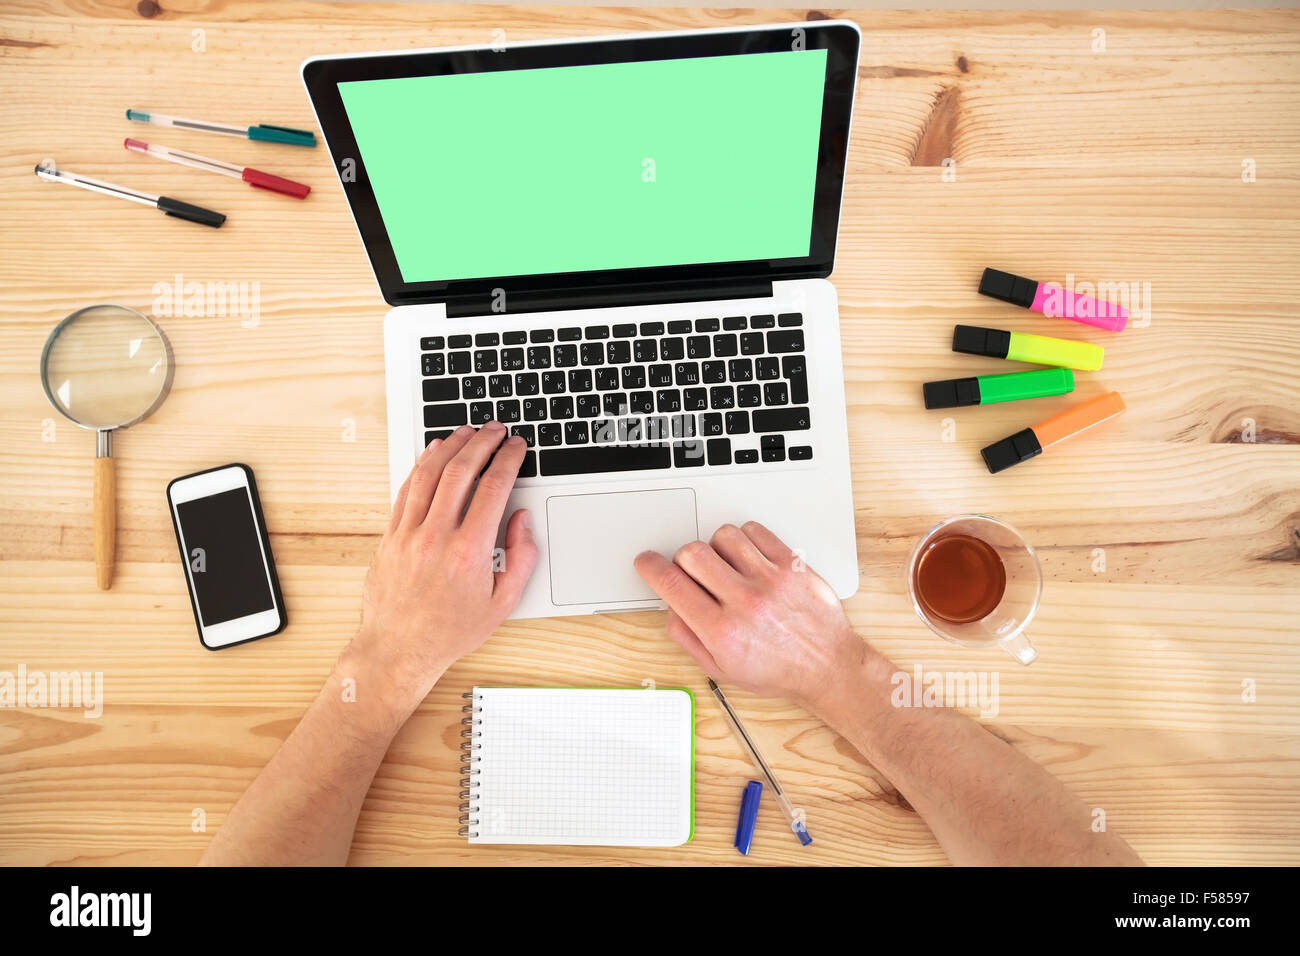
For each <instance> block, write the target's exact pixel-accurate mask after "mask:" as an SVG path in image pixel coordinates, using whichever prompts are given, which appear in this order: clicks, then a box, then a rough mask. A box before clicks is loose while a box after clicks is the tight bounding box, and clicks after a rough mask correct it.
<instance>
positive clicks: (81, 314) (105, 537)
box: [41, 305, 173, 590]
mask: <svg viewBox="0 0 1300 956" xmlns="http://www.w3.org/2000/svg"><path fill="white" fill-rule="evenodd" d="M172 371H173V363H172V350H171V345H170V344H169V343H168V342H167V337H166V336H165V335H163V332H162V329H160V328H158V326H156V325H154V323H153V322H151V321H150V320H149V319H147V318H145V317H144V316H143V315H141V314H140V313H139V312H136V311H135V310H133V309H128V308H126V307H125V306H121V305H92V306H89V307H87V308H84V309H80V310H78V311H76V312H73V313H72V314H71V315H70V316H68V317H67V318H66V319H64V320H63V321H62V322H60V323H59V324H58V325H56V326H55V327H54V331H53V332H51V333H50V337H49V338H48V339H46V341H45V349H44V350H43V351H42V352H41V385H42V386H43V387H44V389H45V397H46V398H48V399H49V400H50V404H51V405H53V406H54V407H55V408H56V409H58V411H59V412H60V414H62V415H63V416H64V417H65V418H67V419H68V420H69V421H70V422H72V423H73V424H74V425H80V426H81V427H82V428H89V429H93V430H94V432H95V485H94V509H95V581H96V583H97V584H98V585H99V587H100V588H101V589H102V590H108V588H110V587H112V584H113V554H114V548H115V544H116V536H117V479H116V474H115V472H114V470H113V457H112V442H111V438H112V433H113V432H114V431H116V430H117V429H119V428H126V427H127V426H128V425H134V424H135V423H136V422H138V421H140V420H141V419H142V418H144V417H145V416H147V415H149V414H150V413H151V412H152V411H153V410H154V409H155V408H157V407H158V406H159V405H161V404H162V401H163V399H164V398H166V397H167V392H168V391H169V390H170V389H171V385H172Z"/></svg>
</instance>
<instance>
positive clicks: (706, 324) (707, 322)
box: [695, 319, 718, 332]
mask: <svg viewBox="0 0 1300 956" xmlns="http://www.w3.org/2000/svg"><path fill="white" fill-rule="evenodd" d="M695 331H696V332H716V331H718V320H717V319H696V320H695Z"/></svg>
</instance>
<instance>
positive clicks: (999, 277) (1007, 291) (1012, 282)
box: [980, 269, 1038, 309]
mask: <svg viewBox="0 0 1300 956" xmlns="http://www.w3.org/2000/svg"><path fill="white" fill-rule="evenodd" d="M1037 292H1038V283H1037V282H1035V281H1034V280H1033V279H1026V278H1025V277H1024V276H1017V275H1012V274H1011V273H1010V272H999V271H998V270H997V269H985V270H984V275H982V276H980V295H987V296H988V297H989V298H992V299H1001V300H1002V301H1003V302H1010V303H1011V304H1012V305H1018V306H1020V307H1021V308H1022V309H1027V308H1029V307H1030V306H1031V305H1033V304H1034V296H1035V295H1036V294H1037Z"/></svg>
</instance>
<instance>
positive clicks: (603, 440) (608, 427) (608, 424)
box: [591, 418, 618, 445]
mask: <svg viewBox="0 0 1300 956" xmlns="http://www.w3.org/2000/svg"><path fill="white" fill-rule="evenodd" d="M617 438H618V425H617V423H616V422H615V421H614V419H612V418H597V419H596V420H595V421H593V422H592V423H591V440H592V441H594V442H596V444H598V445H606V444H609V443H610V442H612V441H614V440H615V439H617Z"/></svg>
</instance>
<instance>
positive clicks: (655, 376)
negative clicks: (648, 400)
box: [647, 365, 673, 388]
mask: <svg viewBox="0 0 1300 956" xmlns="http://www.w3.org/2000/svg"><path fill="white" fill-rule="evenodd" d="M647 371H648V373H649V375H648V379H649V382H650V387H651V388H667V387H668V386H669V385H671V384H672V383H673V367H672V366H671V365H651V366H650V368H649V369H648V370H647Z"/></svg>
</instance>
